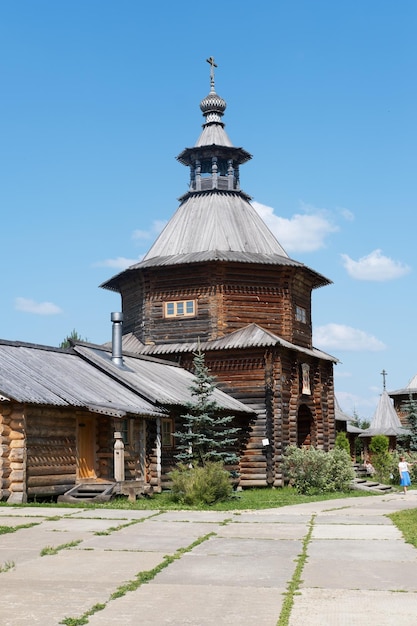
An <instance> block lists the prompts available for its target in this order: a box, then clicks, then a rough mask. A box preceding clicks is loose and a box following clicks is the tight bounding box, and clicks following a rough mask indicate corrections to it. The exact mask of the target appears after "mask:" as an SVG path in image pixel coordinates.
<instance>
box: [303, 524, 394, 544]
mask: <svg viewBox="0 0 417 626" xmlns="http://www.w3.org/2000/svg"><path fill="white" fill-rule="evenodd" d="M311 537H312V539H365V540H369V541H375V540H377V541H381V540H384V539H391V540H401V539H402V534H401V533H400V531H399V530H398V528H397V527H396V526H394V524H392V523H391V525H386V526H385V525H383V524H372V525H371V524H368V525H366V526H364V525H362V524H318V525H314V528H313V532H312V535H311Z"/></svg>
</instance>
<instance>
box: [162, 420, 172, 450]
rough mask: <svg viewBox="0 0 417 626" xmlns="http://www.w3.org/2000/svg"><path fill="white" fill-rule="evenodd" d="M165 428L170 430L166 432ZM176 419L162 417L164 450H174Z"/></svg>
mask: <svg viewBox="0 0 417 626" xmlns="http://www.w3.org/2000/svg"><path fill="white" fill-rule="evenodd" d="M164 426H165V427H166V426H169V429H168V430H167V431H166V430H165V428H164ZM174 428H175V424H174V419H173V418H172V417H161V447H162V448H165V449H166V448H173V447H174V440H175V438H174ZM167 439H169V443H167Z"/></svg>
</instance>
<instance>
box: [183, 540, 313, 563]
mask: <svg viewBox="0 0 417 626" xmlns="http://www.w3.org/2000/svg"><path fill="white" fill-rule="evenodd" d="M301 546H302V542H301V541H297V540H295V539H279V540H274V539H249V538H237V537H220V536H216V537H211V538H210V539H208V540H207V541H204V542H203V543H200V544H199V545H198V546H196V547H195V548H194V549H193V551H192V554H193V555H204V554H206V555H209V556H213V555H219V556H249V557H254V558H259V559H262V558H263V557H264V556H265V557H266V556H269V555H281V556H282V557H283V559H286V558H289V559H291V558H292V555H293V554H298V553H299V551H300V549H301Z"/></svg>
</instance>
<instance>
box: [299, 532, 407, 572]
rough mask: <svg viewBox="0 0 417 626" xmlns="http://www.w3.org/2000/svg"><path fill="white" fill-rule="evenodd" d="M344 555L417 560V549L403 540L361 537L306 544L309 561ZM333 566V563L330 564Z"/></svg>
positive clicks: (360, 558) (353, 558) (371, 559)
mask: <svg viewBox="0 0 417 626" xmlns="http://www.w3.org/2000/svg"><path fill="white" fill-rule="evenodd" d="M345 555H348V556H349V560H350V561H352V562H354V563H356V562H357V561H367V562H370V563H371V564H372V563H377V562H378V561H391V560H392V561H411V562H417V550H416V549H415V548H414V547H413V546H411V545H410V544H407V543H405V542H404V541H384V542H381V541H367V540H361V539H356V540H353V539H338V540H336V541H335V540H333V539H320V540H318V541H312V542H311V543H310V544H309V546H308V557H309V562H312V560H313V559H323V558H325V559H326V560H328V561H338V562H339V561H340V559H344V557H345ZM332 567H334V563H333V564H332Z"/></svg>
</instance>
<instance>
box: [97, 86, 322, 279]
mask: <svg viewBox="0 0 417 626" xmlns="http://www.w3.org/2000/svg"><path fill="white" fill-rule="evenodd" d="M200 108H201V110H202V113H203V116H204V118H205V121H204V124H203V130H202V133H201V135H200V137H199V138H198V140H197V142H196V144H195V145H194V147H192V148H186V149H185V150H183V151H182V152H181V154H180V155H179V156H178V157H177V158H178V160H179V161H180V163H182V164H183V165H186V166H188V167H189V168H190V185H189V190H188V191H187V192H186V193H185V194H184V195H183V196H182V197H181V198H180V202H181V203H180V206H179V207H178V209H177V211H176V213H175V214H174V216H173V217H172V218H171V220H170V221H169V222H168V224H167V225H166V227H165V229H164V230H163V231H162V233H161V234H160V235H159V237H158V238H157V240H156V241H155V243H154V244H153V245H152V247H151V248H150V250H149V252H148V253H147V254H146V255H145V257H144V258H143V260H142V261H141V262H139V263H136V264H135V265H132V266H130V267H129V268H128V269H126V270H124V271H123V272H121V273H119V274H117V275H115V276H113V277H112V278H111V279H110V280H108V281H106V282H104V283H103V284H102V285H101V286H102V287H104V288H106V289H111V290H114V291H119V289H120V286H121V284H122V282H124V280H125V278H126V277H127V276H128V275H129V274H130V272H132V271H133V272H135V271H136V270H141V269H144V268H150V267H161V266H171V265H172V266H178V265H186V264H192V263H206V262H211V261H213V262H219V261H226V262H236V263H249V264H260V265H278V266H292V267H294V268H300V269H301V271H304V272H305V273H306V274H308V275H309V277H310V280H311V284H312V287H313V288H316V287H321V286H324V285H328V284H330V283H331V281H330V280H329V279H327V278H326V277H324V276H322V275H321V274H318V273H317V272H315V271H314V270H312V269H310V268H308V267H306V266H304V265H303V264H302V263H299V262H298V261H295V260H293V259H290V257H289V256H288V254H287V253H286V252H285V250H284V248H283V247H282V246H281V244H280V243H279V242H278V241H277V239H276V238H275V236H274V235H273V234H272V233H271V231H270V230H269V228H268V227H267V226H266V224H265V223H264V222H263V221H262V219H261V218H260V216H259V215H258V213H257V212H256V211H255V209H254V208H253V206H252V205H251V203H250V201H249V200H250V196H248V195H247V194H246V193H245V192H243V191H242V190H241V188H240V171H239V168H240V165H241V164H243V163H245V162H246V161H248V160H249V159H251V155H250V154H249V153H248V152H246V151H245V150H243V148H238V147H235V146H233V144H232V142H231V140H230V139H229V137H228V135H227V133H226V131H225V129H224V123H223V121H222V117H223V114H224V111H225V109H226V102H225V101H224V100H223V98H221V97H220V96H218V95H217V94H216V92H215V88H214V76H213V74H212V75H211V90H210V93H209V95H208V96H207V97H206V98H204V99H203V100H202V101H201V104H200Z"/></svg>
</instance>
